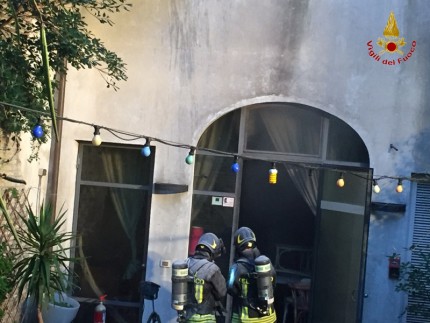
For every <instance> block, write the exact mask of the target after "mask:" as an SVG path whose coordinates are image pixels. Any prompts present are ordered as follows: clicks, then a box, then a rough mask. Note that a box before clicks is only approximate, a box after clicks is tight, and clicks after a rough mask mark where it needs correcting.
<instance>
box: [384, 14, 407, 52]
mask: <svg viewBox="0 0 430 323" xmlns="http://www.w3.org/2000/svg"><path fill="white" fill-rule="evenodd" d="M383 35H384V38H381V37H380V38H378V41H377V44H378V45H379V46H380V47H381V48H382V50H381V51H380V52H379V55H381V56H382V55H383V54H385V53H389V54H393V53H397V54H399V55H403V51H402V50H400V48H402V47H403V46H405V45H406V42H405V38H404V37H402V38H399V35H400V32H399V28H397V22H396V17H394V13H393V12H391V13H390V16H389V17H388V21H387V25H386V26H385V29H384V32H383Z"/></svg>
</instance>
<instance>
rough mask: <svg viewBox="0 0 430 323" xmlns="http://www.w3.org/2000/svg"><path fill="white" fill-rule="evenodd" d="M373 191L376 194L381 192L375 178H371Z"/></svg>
mask: <svg viewBox="0 0 430 323" xmlns="http://www.w3.org/2000/svg"><path fill="white" fill-rule="evenodd" d="M373 192H375V193H376V194H378V193H379V192H381V188H380V187H379V185H378V182H377V181H376V180H373Z"/></svg>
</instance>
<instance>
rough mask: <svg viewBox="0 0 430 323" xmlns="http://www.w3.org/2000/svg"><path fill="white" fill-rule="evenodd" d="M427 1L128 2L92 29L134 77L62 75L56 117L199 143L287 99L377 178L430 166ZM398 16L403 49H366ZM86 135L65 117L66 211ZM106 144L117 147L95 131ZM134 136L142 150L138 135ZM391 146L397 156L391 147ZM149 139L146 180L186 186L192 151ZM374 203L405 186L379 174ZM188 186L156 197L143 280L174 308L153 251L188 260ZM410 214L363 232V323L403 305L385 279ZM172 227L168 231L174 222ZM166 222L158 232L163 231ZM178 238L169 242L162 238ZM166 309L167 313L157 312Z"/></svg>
mask: <svg viewBox="0 0 430 323" xmlns="http://www.w3.org/2000/svg"><path fill="white" fill-rule="evenodd" d="M428 8H429V7H428V3H427V1H426V0H415V1H404V0H402V1H401V0H394V1H390V2H381V1H371V0H364V1H343V0H324V1H311V0H267V1H259V0H247V1H244V0H235V1H232V0H229V1H226V0H224V1H219V0H218V1H215V0H205V1H188V0H169V1H167V0H159V1H134V2H133V8H132V11H131V12H130V13H121V14H118V15H116V16H115V17H114V21H115V22H116V25H115V27H114V28H108V27H103V28H101V27H99V26H98V27H94V33H95V34H96V35H97V36H99V37H100V38H102V39H103V40H104V42H105V43H106V44H107V46H108V47H110V48H111V49H113V50H115V51H116V52H117V53H118V54H119V55H120V56H122V57H123V58H124V60H125V61H126V63H127V64H128V76H129V79H128V81H127V82H126V83H121V84H119V85H120V87H121V89H120V90H119V91H118V92H114V91H112V90H111V89H107V88H106V87H105V84H104V81H103V80H102V78H101V77H100V76H99V74H98V73H97V72H95V71H78V72H76V71H75V70H73V69H70V71H69V75H68V81H67V88H66V106H65V113H64V115H65V116H67V117H69V118H73V119H77V120H83V121H86V122H90V123H96V124H100V125H105V126H108V127H110V128H115V129H122V130H127V131H130V132H133V133H139V134H143V135H148V136H152V137H157V138H162V139H166V140H170V141H174V142H180V143H185V144H190V145H195V144H196V143H197V141H198V139H199V137H200V135H201V134H202V132H203V131H204V130H205V128H206V127H207V126H208V125H209V124H210V123H211V122H213V121H214V120H216V119H217V118H218V117H220V116H221V115H223V114H225V113H226V112H229V111H231V110H233V109H235V108H239V107H242V106H244V105H248V104H250V103H257V102H296V103H302V104H307V105H310V106H312V107H316V108H318V109H321V110H323V111H326V112H328V113H331V114H333V115H336V116H337V117H339V118H341V119H342V120H344V121H345V122H347V123H348V124H349V125H350V126H351V127H353V128H354V129H355V130H356V131H357V132H358V134H359V135H360V136H361V137H362V138H363V140H364V142H365V144H366V146H367V148H368V151H369V155H370V163H371V167H372V168H374V173H375V176H376V177H377V176H382V175H387V176H395V177H396V176H406V177H409V176H410V174H411V172H427V171H428V169H429V156H430V155H429V150H430V141H429V140H428V137H429V136H428V134H429V131H430V128H429V126H428V125H429V119H430V112H429V111H430V110H429V109H428V107H427V105H426V102H427V101H428V96H429V94H428V93H430V91H428V88H429V77H428V70H429V65H428V63H427V59H428V57H430V48H429V46H430V42H429V41H428V38H429V37H430V36H429V34H428V27H429V24H430V21H429V19H430V18H429V15H428V11H429V9H428ZM391 11H393V12H394V14H395V17H396V20H397V23H398V28H399V30H400V35H401V37H405V41H406V42H407V44H406V45H405V46H404V47H403V49H404V51H405V53H404V54H405V55H406V54H407V53H408V51H409V49H410V48H411V45H412V41H413V40H415V41H416V47H415V48H416V50H415V51H414V52H413V55H412V57H410V59H409V60H408V61H406V62H402V63H401V64H400V65H399V64H398V63H397V62H396V65H394V66H388V65H384V64H382V61H383V59H386V58H387V59H390V60H391V59H392V57H393V58H398V57H399V55H397V54H391V56H390V54H384V55H383V57H381V60H380V61H376V60H375V58H373V57H370V56H369V49H368V46H367V45H366V44H367V43H368V42H369V41H372V44H373V46H374V50H377V51H379V49H378V48H377V47H378V46H377V45H376V42H377V39H378V38H379V37H383V31H384V28H385V25H386V23H387V19H388V16H389V14H390V12H391ZM92 131H93V129H92V128H90V127H88V126H83V125H77V124H72V123H67V122H66V123H65V124H64V137H63V142H62V147H63V148H62V152H61V160H60V169H61V173H60V183H62V185H61V187H60V188H59V192H58V200H59V201H60V202H61V203H63V202H64V201H65V202H66V207H67V209H69V210H72V209H73V199H74V187H75V177H76V154H77V142H76V141H77V140H91V138H92ZM102 137H103V140H104V141H106V142H120V141H119V140H118V139H117V138H114V137H113V136H110V135H109V134H108V133H106V132H102ZM134 143H136V144H143V143H144V140H142V141H141V142H139V141H136V142H134ZM390 144H393V145H395V146H396V147H397V148H398V151H395V150H393V149H391V150H390V149H389V146H390ZM156 145H157V155H156V161H155V173H154V180H155V182H170V183H181V184H189V185H190V187H192V173H193V168H192V166H191V167H190V166H187V165H186V164H185V163H184V158H185V156H186V155H187V153H188V151H186V150H183V149H178V148H173V147H169V146H165V145H160V144H156ZM379 185H380V186H381V188H382V192H381V193H380V194H379V195H377V196H375V195H374V196H373V200H374V201H380V202H387V203H388V202H389V203H405V204H407V205H408V206H409V205H410V201H409V199H410V183H409V182H408V181H406V182H404V185H405V190H404V192H403V193H402V194H396V193H394V189H395V185H396V181H395V180H389V179H385V180H381V181H380V182H379ZM190 208H191V192H188V193H185V194H178V195H172V196H158V195H155V196H154V197H153V201H152V210H151V228H150V245H149V260H148V275H147V279H149V280H153V281H155V282H157V283H159V284H161V285H162V290H161V292H160V296H159V299H160V300H159V301H158V302H157V304H158V305H157V309H158V310H159V311H160V312H161V319H162V320H163V321H167V320H171V321H173V320H174V319H175V313H174V312H173V311H172V310H170V305H168V304H170V294H169V290H170V272H169V271H168V270H166V269H163V270H162V271H160V268H159V267H158V262H159V260H160V259H177V258H180V257H183V256H185V255H186V252H187V238H188V229H189V227H188V226H189V220H190ZM408 210H409V207H407V211H406V213H405V214H400V215H399V214H388V215H381V214H373V215H372V220H371V227H370V236H369V248H368V250H369V256H368V259H367V273H368V274H367V282H366V292H367V293H368V294H369V297H368V298H366V299H365V304H364V314H363V316H364V318H363V322H366V323H372V322H375V323H376V322H400V319H398V318H397V315H398V314H399V312H400V311H401V306H402V304H403V300H402V297H401V295H400V294H397V293H395V292H394V287H393V282H392V281H389V280H388V278H387V259H386V256H387V255H389V254H392V252H393V250H394V249H395V250H397V251H398V252H401V250H402V248H404V247H407V243H408V230H407V227H408V223H409V218H410V214H408ZM171 223H175V224H176V225H175V226H173V227H172V226H171V225H170V224H171ZM167 225H169V226H168V227H169V228H171V229H170V230H165V228H166V226H167ZM165 241H175V243H165ZM161 304H164V307H163V309H160V307H162V306H163V305H161Z"/></svg>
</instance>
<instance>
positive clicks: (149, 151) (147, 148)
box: [140, 146, 151, 157]
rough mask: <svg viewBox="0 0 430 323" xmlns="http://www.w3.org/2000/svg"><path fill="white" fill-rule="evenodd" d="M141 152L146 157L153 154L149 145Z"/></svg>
mask: <svg viewBox="0 0 430 323" xmlns="http://www.w3.org/2000/svg"><path fill="white" fill-rule="evenodd" d="M140 153H141V154H142V155H143V156H145V157H149V156H150V155H151V147H149V146H144V147H143V148H142V149H141V150H140Z"/></svg>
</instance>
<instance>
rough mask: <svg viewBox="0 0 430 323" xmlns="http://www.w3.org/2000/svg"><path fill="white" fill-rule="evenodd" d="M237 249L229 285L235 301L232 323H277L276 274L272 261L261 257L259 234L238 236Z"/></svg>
mask: <svg viewBox="0 0 430 323" xmlns="http://www.w3.org/2000/svg"><path fill="white" fill-rule="evenodd" d="M234 246H235V259H234V263H233V265H232V266H231V268H230V271H229V277H228V283H227V292H228V293H229V294H230V295H231V296H232V297H233V309H232V318H231V321H232V322H233V323H234V322H246V323H252V322H259V323H260V322H263V323H273V322H276V312H275V307H274V297H273V292H274V286H275V278H276V272H275V269H274V268H273V265H272V263H271V262H270V259H269V258H267V257H266V256H264V255H261V254H260V251H259V250H258V248H257V245H256V238H255V234H254V232H253V231H252V230H251V229H250V228H248V227H241V228H239V229H238V230H237V231H236V232H235V234H234ZM260 264H263V266H260ZM256 267H258V268H256ZM259 268H265V271H264V270H263V271H262V270H260V269H259ZM268 282H269V283H268Z"/></svg>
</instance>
